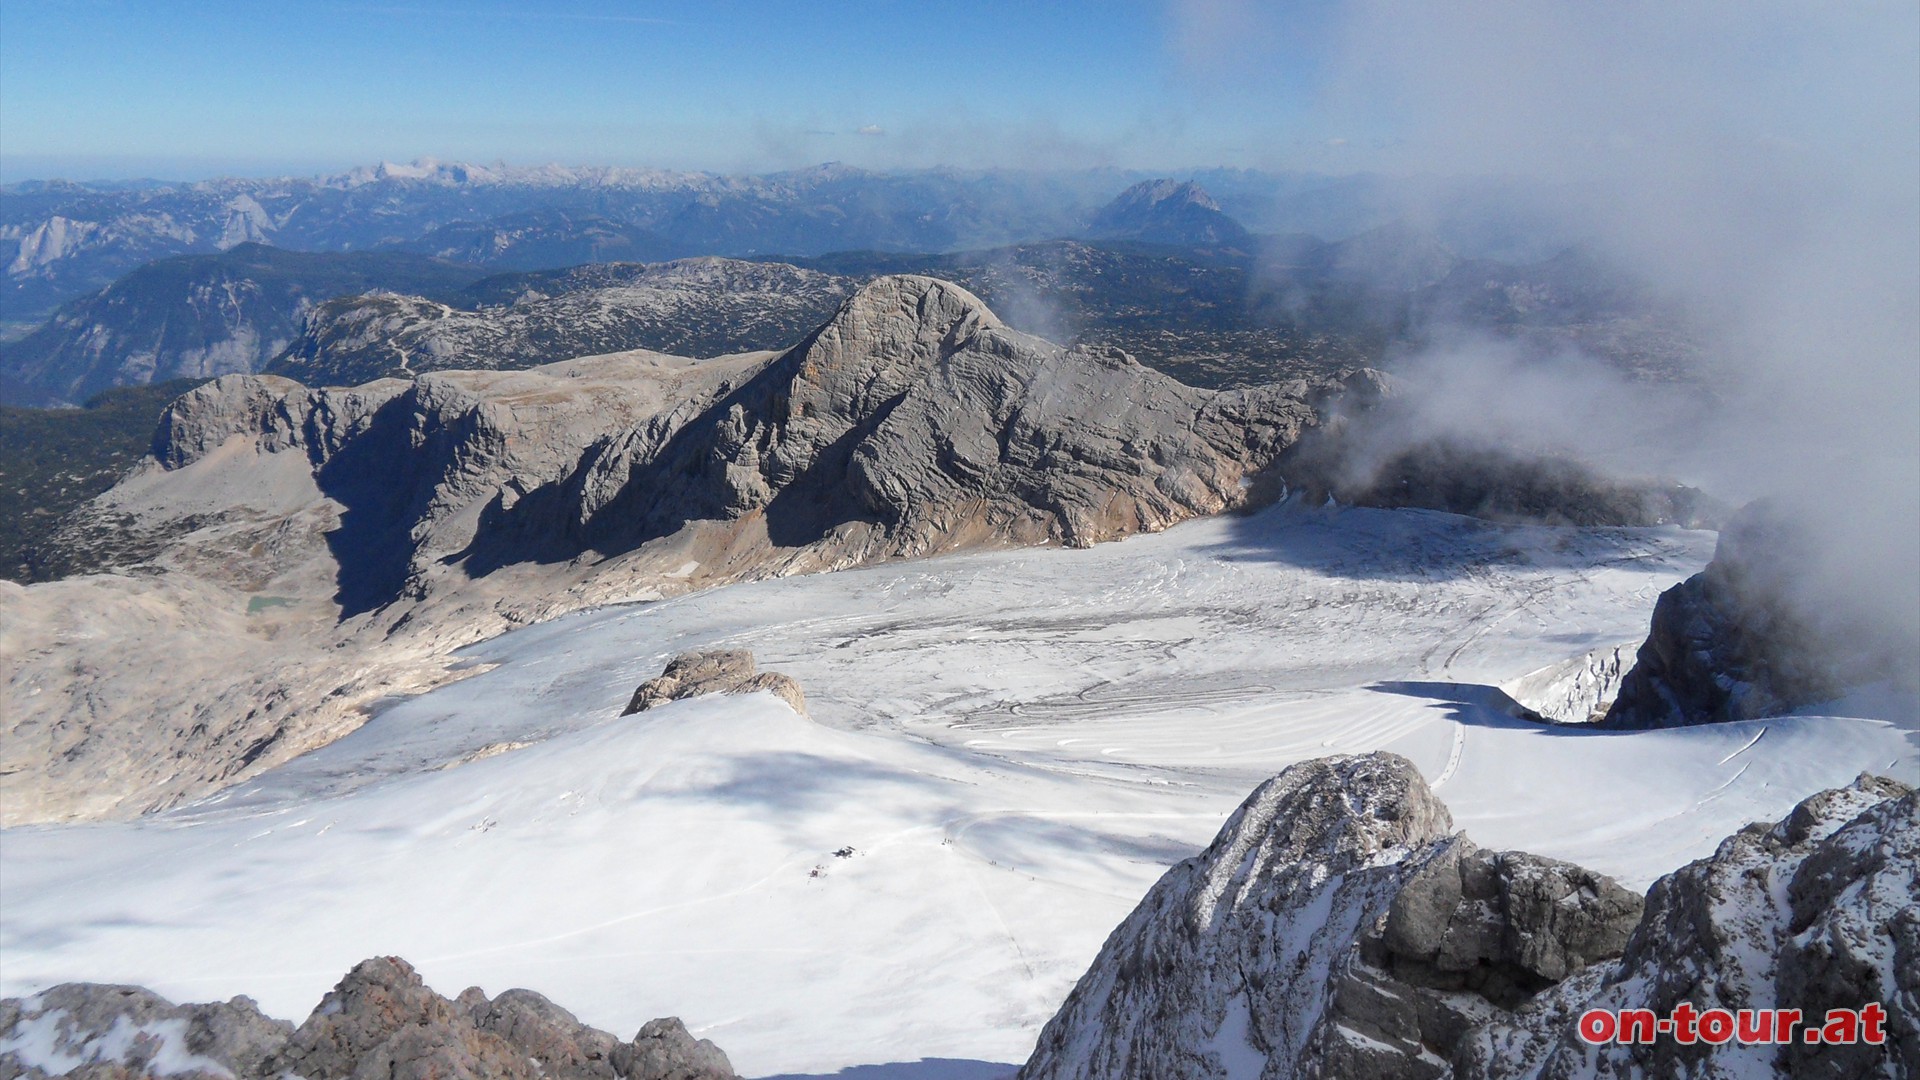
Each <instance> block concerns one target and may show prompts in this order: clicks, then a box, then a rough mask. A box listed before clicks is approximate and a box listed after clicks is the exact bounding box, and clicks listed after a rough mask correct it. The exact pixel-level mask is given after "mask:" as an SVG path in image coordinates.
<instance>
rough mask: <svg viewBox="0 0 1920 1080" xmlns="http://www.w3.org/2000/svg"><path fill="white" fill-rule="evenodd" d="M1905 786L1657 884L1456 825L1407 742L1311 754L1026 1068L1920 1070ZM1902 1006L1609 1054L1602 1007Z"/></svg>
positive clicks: (1911, 831)
mask: <svg viewBox="0 0 1920 1080" xmlns="http://www.w3.org/2000/svg"><path fill="white" fill-rule="evenodd" d="M1915 800H1916V795H1915V794H1914V793H1913V792H1912V791H1911V790H1909V789H1907V788H1905V787H1904V786H1902V785H1900V784H1897V783H1895V782H1893V781H1890V780H1883V779H1878V778H1870V777H1862V778H1861V779H1860V780H1859V781H1857V782H1856V783H1855V784H1854V785H1853V786H1851V787H1849V788H1844V789H1839V790H1835V791H1828V792H1823V793H1821V794H1819V795H1815V796H1813V797H1812V798H1809V799H1807V800H1806V801H1805V802H1803V803H1801V804H1800V806H1798V807H1796V808H1795V809H1794V811H1793V813H1792V814H1790V815H1789V816H1788V817H1787V818H1786V819H1785V820H1784V821H1782V822H1780V823H1779V824H1777V825H1771V826H1768V825H1753V826H1749V827H1747V828H1746V829H1744V830H1742V831H1741V832H1740V833H1738V834H1736V835H1735V836H1733V837H1730V838H1729V839H1728V840H1727V841H1726V842H1724V843H1723V844H1722V845H1721V847H1720V849H1719V850H1718V851H1717V852H1716V853H1715V854H1714V855H1713V856H1712V857H1711V858H1708V859H1703V860H1700V861H1699V862H1696V863H1693V864H1691V865H1689V866H1686V867H1683V868H1682V869H1680V870H1678V871H1676V872H1675V873H1673V874H1670V875H1668V876H1667V877H1664V878H1662V879H1660V880H1659V881H1658V882H1656V883H1655V885H1654V887H1653V890H1652V892H1651V894H1650V895H1649V896H1648V897H1647V899H1646V900H1645V901H1644V903H1643V901H1642V899H1641V898H1640V897H1639V896H1638V895H1636V894H1634V893H1633V892H1631V891H1629V890H1627V889H1625V888H1622V887H1621V886H1620V885H1618V884H1616V883H1615V882H1613V881H1612V880H1611V879H1609V878H1607V877H1605V876H1603V875H1600V874H1596V873H1593V872H1591V871H1588V870H1585V869H1582V868H1580V867H1578V866H1573V865H1571V864H1568V863H1563V862H1559V861H1557V860H1553V859H1544V858H1541V857H1538V856H1534V855H1529V854H1526V853H1523V852H1489V851H1485V850H1482V849H1480V848H1478V847H1476V846H1475V845H1473V844H1472V843H1471V842H1469V841H1467V840H1466V839H1465V838H1464V837H1458V836H1450V835H1449V832H1450V828H1451V823H1450V819H1449V817H1448V814H1447V811H1446V808H1445V807H1443V806H1441V805H1440V804H1439V803H1438V802H1437V801H1436V800H1435V799H1434V797H1433V795H1432V793H1431V791H1430V790H1429V789H1428V788H1427V786H1426V783H1425V782H1424V781H1423V780H1422V779H1421V778H1420V776H1419V774H1418V773H1417V772H1415V770H1414V768H1413V766H1412V764H1411V763H1410V762H1407V761H1406V760H1405V759H1403V758H1399V757H1396V756H1394V755H1392V754H1386V753H1374V754H1368V755H1363V756H1359V757H1344V758H1326V759H1321V760H1318V761H1310V762H1304V763H1302V764H1300V765H1296V766H1294V767H1292V768H1290V769H1288V770H1287V771H1286V772H1284V773H1282V774H1280V776H1278V777H1276V778H1275V779H1273V780H1270V781H1268V782H1267V783H1266V784H1263V785H1262V786H1261V787H1260V788H1258V789H1256V790H1255V792H1254V793H1253V794H1252V795H1251V796H1250V797H1249V798H1248V799H1247V801H1246V802H1245V803H1244V804H1242V806H1241V807H1240V809H1239V810H1238V811H1236V812H1235V813H1234V815H1233V816H1232V817H1231V818H1230V819H1229V820H1228V822H1227V824H1226V826H1225V827H1224V828H1223V829H1222V830H1221V832H1220V835H1219V836H1218V837H1216V838H1215V840H1214V842H1213V843H1212V844H1211V845H1210V846H1209V847H1208V848H1207V850H1206V851H1204V852H1202V853H1201V854H1200V855H1198V856H1196V857H1194V858H1192V859H1189V860H1187V861H1186V862H1184V863H1182V864H1180V865H1179V866H1176V867H1175V868H1173V869H1172V870H1170V871H1168V873H1167V875H1166V876H1165V877H1163V878H1162V879H1161V880H1160V882H1159V883H1158V884H1156V885H1155V886H1154V887H1153V889H1152V890H1151V891H1149V892H1148V894H1147V896H1146V898H1145V899H1144V900H1142V901H1141V903H1140V906H1139V907H1138V908H1136V909H1135V910H1134V912H1133V914H1131V915H1129V916H1128V917H1127V919H1126V920H1125V921H1124V922H1123V923H1121V925H1120V926H1119V928H1118V929H1116V930H1115V931H1114V932H1113V934H1112V935H1111V936H1110V937H1109V938H1108V939H1107V942H1106V944H1105V945H1104V946H1103V947H1102V949H1101V951H1100V955H1099V956H1098V957H1097V958H1096V959H1095V960H1094V962H1093V965H1092V967H1091V968H1089V969H1088V971H1087V973H1086V975H1085V976H1083V977H1082V978H1081V980H1080V983H1079V985H1078V986H1076V987H1075V988H1074V990H1073V993H1072V994H1071V995H1070V996H1069V997H1068V999H1067V1002H1066V1004H1065V1005H1064V1006H1063V1007H1062V1008H1061V1010H1060V1012H1059V1013H1058V1014H1057V1015H1056V1016H1055V1017H1054V1018H1053V1020H1052V1021H1050V1022H1049V1023H1048V1024H1047V1026H1046V1028H1045V1029H1044V1030H1043V1031H1042V1033H1041V1036H1040V1040H1039V1044H1038V1046H1037V1047H1036V1048H1035V1050H1034V1053H1033V1056H1032V1058H1031V1059H1029V1061H1028V1062H1027V1064H1026V1066H1025V1067H1024V1068H1023V1069H1022V1070H1021V1073H1020V1076H1021V1078H1022V1080H1043V1078H1045V1080H1064V1078H1085V1080H1092V1078H1096V1077H1113V1076H1179V1077H1194V1078H1219V1080H1225V1078H1228V1077H1232V1078H1242V1077H1259V1078H1261V1080H1286V1078H1300V1080H1306V1078H1315V1080H1319V1078H1327V1080H1332V1078H1348V1077H1356V1076H1367V1077H1377V1078H1381V1080H1446V1078H1452V1077H1459V1078H1461V1080H1467V1078H1473V1080H1520V1078H1538V1080H1575V1078H1581V1077H1590V1076H1602V1075H1604V1076H1629V1075H1631V1076H1648V1077H1662V1078H1674V1080H1678V1078H1680V1077H1702V1076H1709V1077H1723V1076H1724V1077H1732V1076H1769V1077H1781V1078H1786V1077H1810V1076H1819V1077H1827V1076H1831V1077H1836V1078H1838V1077H1866V1076H1883V1075H1885V1076H1920V1029H1916V1025H1915V1020H1916V1017H1917V1016H1920V979H1916V977H1915V975H1914V974H1913V973H1914V972H1916V971H1920V907H1917V906H1916V905H1915V902H1914V897H1915V896H1916V895H1920V805H1917V804H1916V801H1915ZM1681 1001H1689V1002H1692V1003H1693V1004H1694V1005H1695V1007H1696V1008H1699V1009H1707V1008H1713V1007H1725V1008H1728V1009H1736V1010H1737V1009H1741V1008H1753V1007H1771V1006H1775V1005H1778V1006H1782V1007H1788V1008H1799V1009H1802V1010H1803V1011H1804V1012H1805V1013H1806V1015H1807V1016H1809V1017H1822V1018H1823V1017H1824V1016H1825V1015H1826V1010H1828V1009H1829V1008H1842V1007H1845V1008H1854V1009H1858V1008H1860V1007H1861V1006H1863V1005H1865V1004H1867V1003H1868V1002H1876V1001H1877V1002H1881V1003H1882V1004H1883V1006H1884V1007H1885V1008H1886V1010H1887V1014H1888V1021H1887V1027H1888V1031H1889V1038H1888V1040H1887V1043H1886V1045H1884V1046H1865V1045H1861V1046H1853V1047H1847V1048H1844V1049H1841V1048H1819V1047H1814V1048H1808V1047H1806V1046H1804V1045H1800V1046H1794V1047H1788V1048H1784V1049H1779V1048H1775V1047H1771V1046H1745V1047H1743V1046H1740V1045H1739V1044H1738V1043H1729V1044H1726V1045H1720V1046H1710V1045H1707V1044H1705V1043H1695V1044H1692V1045H1690V1046H1680V1045H1679V1044H1677V1043H1675V1042H1673V1041H1672V1040H1671V1039H1667V1040H1663V1041H1661V1042H1660V1043H1658V1044H1656V1045H1654V1046H1651V1047H1641V1046H1622V1045H1615V1046H1605V1047H1594V1046H1588V1045H1586V1044H1585V1043H1583V1042H1581V1041H1580V1040H1579V1039H1578V1037H1577V1035H1576V1034H1575V1023H1574V1021H1575V1019H1576V1018H1577V1017H1578V1016H1579V1014H1580V1013H1581V1012H1582V1011H1584V1010H1585V1009H1588V1008H1594V1007H1604V1008H1612V1009H1619V1008H1629V1007H1632V1008H1649V1009H1653V1010H1655V1011H1656V1012H1659V1013H1662V1014H1665V1013H1667V1012H1670V1011H1671V1009H1672V1008H1673V1007H1674V1006H1675V1005H1676V1004H1678V1003H1679V1002H1681Z"/></svg>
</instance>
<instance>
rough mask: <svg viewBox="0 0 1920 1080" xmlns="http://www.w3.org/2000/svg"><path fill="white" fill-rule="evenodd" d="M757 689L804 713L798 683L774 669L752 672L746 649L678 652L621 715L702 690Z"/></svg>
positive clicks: (743, 691)
mask: <svg viewBox="0 0 1920 1080" xmlns="http://www.w3.org/2000/svg"><path fill="white" fill-rule="evenodd" d="M760 690H765V691H767V692H768V693H771V694H772V695H774V696H775V697H777V698H779V699H780V700H782V701H784V702H786V703H787V704H788V705H790V706H792V707H793V711H794V712H797V713H799V714H800V715H801V716H805V715H807V698H806V695H805V694H803V693H801V691H800V684H799V683H797V682H795V681H793V679H792V678H790V677H788V676H786V675H782V674H780V673H779V672H775V671H762V672H759V673H755V671H754V664H753V654H752V653H750V652H748V651H747V650H745V649H713V650H710V651H707V652H690V653H681V654H680V655H679V656H676V657H674V658H673V659H672V660H669V661H667V669H666V670H665V671H663V672H661V673H660V675H659V677H658V678H653V679H648V680H647V681H646V682H643V683H641V684H640V686H639V688H638V689H636V690H634V692H633V698H632V699H631V700H629V701H628V702H627V707H626V710H625V711H623V712H622V713H621V714H620V715H621V716H632V715H633V714H634V713H638V712H646V711H647V710H648V709H655V708H659V707H660V706H662V705H665V704H666V703H668V702H670V701H679V700H680V699H681V698H690V697H699V696H700V695H702V694H751V693H755V692H757V691H760Z"/></svg>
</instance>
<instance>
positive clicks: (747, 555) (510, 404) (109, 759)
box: [0, 277, 1378, 823]
mask: <svg viewBox="0 0 1920 1080" xmlns="http://www.w3.org/2000/svg"><path fill="white" fill-rule="evenodd" d="M1377 386H1378V376H1377V375H1375V374H1374V373H1372V372H1368V371H1356V372H1351V373H1348V374H1346V375H1343V376H1339V377H1328V378H1321V379H1317V380H1312V381H1309V380H1295V381H1292V382H1289V383H1284V384H1278V385H1273V386H1265V387H1256V388H1251V389H1243V390H1234V391H1223V392H1215V391H1207V390H1200V389H1195V388H1193V387H1188V386H1184V385H1182V384H1180V383H1178V382H1175V381H1174V380H1172V379H1170V378H1168V377H1167V376H1165V375H1161V374H1159V373H1156V372H1153V371H1151V370H1149V369H1147V368H1144V367H1142V366H1141V365H1139V364H1137V363H1135V362H1134V361H1133V360H1132V359H1130V358H1129V357H1127V356H1126V355H1125V354H1123V353H1119V352H1115V351H1111V350H1101V349H1085V348H1074V349H1068V348H1063V347H1061V346H1058V345H1054V344H1052V343H1049V342H1046V341H1043V340H1041V339H1038V338H1034V337H1030V336H1027V335H1024V334H1020V333H1017V332H1015V331H1012V330H1010V329H1008V328H1007V327H1005V326H1004V325H1003V324H1002V323H1001V322H1000V321H999V319H997V318H996V317H995V316H994V314H993V313H992V312H991V311H989V310H987V308H986V307H985V306H984V305H983V304H981V303H980V301H979V300H978V299H977V298H975V297H974V296H972V294H970V293H968V292H966V291H965V290H963V289H961V288H959V287H957V286H954V285H951V284H947V283H944V282H940V281H936V280H934V279H931V278H925V277H892V278H881V279H878V280H876V281H874V282H873V283H871V284H869V285H868V286H866V287H865V288H863V289H861V290H860V291H859V292H858V293H856V294H855V295H854V296H853V297H851V298H850V299H849V300H847V302H846V303H845V304H843V305H842V306H841V307H840V309H839V311H838V312H837V313H836V314H835V316H834V317H833V318H832V319H831V320H830V321H828V322H827V323H826V324H825V325H824V326H822V327H820V328H819V329H818V330H817V331H815V332H814V333H813V334H812V335H811V336H809V337H808V338H807V339H806V340H805V341H804V342H802V343H801V344H800V345H798V346H796V347H795V348H793V349H791V350H789V351H787V352H786V353H784V354H772V353H747V354H740V355H735V356H727V357H719V358H715V359H711V360H704V361H695V360H690V359H686V358H681V357H669V356H663V355H659V354H646V353H631V354H617V355H612V356H605V357H596V358H589V359H583V360H576V361H570V362H567V363H562V364H555V365H549V366H546V367H541V368H535V369H532V370H527V371H462V372H433V373H428V374H425V375H421V376H420V377H418V378H416V379H413V380H401V379H383V380H379V381H375V382H372V383H367V384H365V385H362V386H358V387H353V388H347V389H320V390H310V389H307V388H305V387H302V386H300V385H298V384H296V383H293V382H291V381H288V380H285V379H278V378H274V377H272V376H229V377H226V378H222V379H218V380H215V381H214V382H212V383H209V384H207V385H205V386H202V387H200V388H199V389H197V390H195V391H193V392H192V393H190V394H187V395H186V396H184V397H182V398H181V399H179V400H178V401H176V402H175V403H174V404H173V405H172V406H171V407H169V409H168V410H167V412H166V415H165V416H164V417H163V419H162V421H161V424H160V428H159V431H158V432H157V434H156V436H155V439H154V445H153V454H152V459H153V460H152V462H151V464H150V465H148V466H147V467H146V468H145V469H144V470H142V471H139V472H137V473H136V474H134V475H133V476H131V477H130V478H128V479H127V480H125V481H123V482H122V483H121V484H120V485H118V486H116V487H115V488H114V489H112V490H111V491H109V492H107V493H106V494H104V495H102V496H101V497H99V498H98V499H96V500H95V501H94V502H93V503H91V504H89V505H88V507H86V508H85V509H83V510H82V511H81V512H79V513H78V514H77V515H76V516H75V518H74V519H73V520H72V521H71V522H70V523H69V524H68V526H67V528H66V531H65V532H64V533H63V535H62V537H61V539H60V542H61V543H62V544H66V545H70V546H73V547H75V548H81V547H85V548H90V549H91V550H94V551H97V552H102V553H105V555H106V556H107V557H108V558H107V561H108V565H118V566H120V567H121V568H122V569H123V570H125V571H128V573H123V574H120V575H110V576H101V577H90V578H84V579H73V580H68V581H62V582H55V583H51V584H50V585H47V586H34V587H30V588H27V589H14V588H7V589H0V605H4V611H3V612H0V615H3V616H4V618H0V633H4V634H5V635H6V639H5V643H6V646H7V648H6V655H7V657H8V663H7V670H6V682H5V690H4V697H0V715H3V716H4V718H5V721H6V725H7V728H6V731H7V736H8V737H7V738H6V739H4V740H0V767H4V768H5V769H6V771H7V772H8V774H9V775H10V776H11V777H12V779H11V780H10V782H9V783H8V784H7V785H6V787H5V789H4V790H3V791H0V812H3V813H4V814H5V815H6V817H7V820H8V821H9V823H24V822H27V821H34V820H49V819H61V818H75V817H92V816H102V815H111V814H123V815H124V814H129V813H137V812H140V811H144V810H147V809H151V808H154V807H157V806H164V805H168V804H170V803H173V802H177V801H179V800H180V799H182V798H185V797H189V796H192V795H196V794H200V793H204V792H206V791H208V790H210V789H211V788H213V787H217V786H219V785H221V784H225V783H229V782H232V781H233V780H235V779H238V778H241V777H243V776H245V775H248V774H250V773H251V772H257V771H259V770H261V769H264V768H268V767H270V766H272V765H274V764H277V763H279V762H281V761H284V760H286V759H287V758H288V757H291V756H292V755H294V754H296V753H299V752H302V751H304V750H306V749H310V748H312V747H313V746H316V745H320V744H323V743H325V742H326V741H329V740H330V739H332V738H334V737H337V736H338V735H340V734H343V733H344V732H345V731H348V730H351V729H352V728H353V727H354V726H356V725H357V724H358V722H359V720H360V718H361V716H362V715H363V713H362V711H361V710H362V709H363V708H364V707H367V706H369V705H370V704H371V703H372V702H374V701H377V700H378V699H380V698H381V697H383V696H385V695H389V694H393V693H406V692H414V691H417V690H420V689H424V688H425V687H426V686H428V685H432V684H433V683H435V682H437V681H441V680H444V679H445V678H446V677H448V674H447V666H448V664H449V662H450V661H449V660H448V653H449V652H450V651H451V650H452V649H453V648H456V647H458V646H461V645H465V644H468V643H471V642H473V641H475V640H479V639H481V638H484V637H487V636H490V635H492V634H495V633H498V632H499V631H501V630H503V629H506V628H508V627H511V626H514V625H519V624H524V623H527V622H532V621H535V620H539V619H544V618H550V617H553V616H555V615H559V614H563V613H565V612H567V611H571V610H576V609H579V608H582V607H586V606H589V605H592V604H596V603H603V602H609V601H616V600H630V599H635V598H649V597H660V596H666V595H673V594H678V593H682V592H686V591H688V590H691V589H696V588H703V587H707V586H711V585H718V584H724V583H727V582H733V581H740V580H745V579H751V578H758V577H769V576H774V575H780V574H790V573H800V572H809V571H817V570H830V569H840V568H845V567H851V566H858V565H863V564H867V563H871V562H875V561H878V560H883V559H889V558H897V557H905V556H919V555H927V554H933V553H937V552H944V551H952V550H958V549H964V548H974V547H983V546H996V545H1023V544H1044V543H1061V544H1068V545H1074V546H1084V545H1088V544H1093V543H1097V542H1100V541H1104V540H1112V539H1118V538H1121V537H1125V536H1128V535H1131V534H1134V533H1138V532H1143V531H1154V530H1158V529H1162V528H1165V527H1166V526H1169V525H1172V524H1175V523H1177V522H1179V521H1183V520H1186V519H1188V518H1191V517H1194V516H1197V515H1204V514H1213V513H1218V512H1220V511H1223V510H1227V509H1231V508H1234V507H1238V506H1241V505H1244V504H1245V503H1246V502H1247V501H1248V500H1249V498H1250V494H1249V491H1250V489H1251V488H1252V487H1253V485H1254V481H1255V480H1256V479H1257V478H1259V477H1261V476H1263V475H1264V474H1265V473H1267V471H1268V470H1269V469H1270V467H1271V466H1272V465H1273V463H1274V462H1275V460H1276V458H1277V457H1278V455H1279V454H1280V452H1281V451H1282V450H1284V449H1285V448H1286V447H1287V446H1289V445H1291V444H1292V443H1293V442H1295V441H1296V440H1297V439H1298V438H1299V437H1300V436H1301V434H1302V433H1303V432H1305V431H1307V430H1308V429H1310V428H1312V427H1313V426H1314V425H1315V424H1317V423H1319V421H1320V417H1321V414H1322V411H1323V409H1324V408H1325V407H1326V404H1327V403H1328V402H1329V401H1331V400H1333V399H1336V398H1338V397H1339V396H1341V395H1342V394H1345V393H1347V392H1349V391H1352V390H1359V391H1363V392H1373V391H1374V390H1376V389H1377ZM116 553H117V555H118V561H117V563H116V562H115V561H114V558H113V556H115V555H116ZM268 641H271V642H272V644H271V645H268V644H266V642H268ZM130 658H132V660H133V661H137V662H130Z"/></svg>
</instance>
